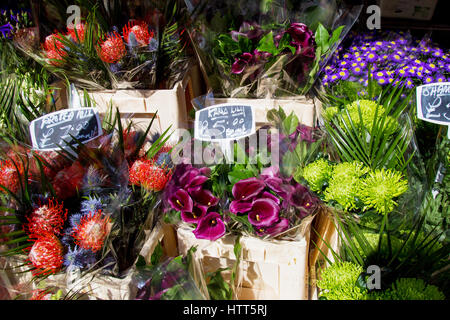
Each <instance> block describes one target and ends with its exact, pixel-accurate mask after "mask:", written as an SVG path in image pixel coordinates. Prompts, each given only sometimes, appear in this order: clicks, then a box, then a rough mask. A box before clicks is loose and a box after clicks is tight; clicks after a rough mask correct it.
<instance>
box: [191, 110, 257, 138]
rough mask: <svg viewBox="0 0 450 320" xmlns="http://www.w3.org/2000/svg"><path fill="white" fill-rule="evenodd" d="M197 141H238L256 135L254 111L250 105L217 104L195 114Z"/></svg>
mask: <svg viewBox="0 0 450 320" xmlns="http://www.w3.org/2000/svg"><path fill="white" fill-rule="evenodd" d="M194 132H195V139H197V140H202V141H222V140H238V139H240V138H244V137H247V136H249V135H251V134H253V133H255V115H254V110H253V108H252V107H251V106H248V105H236V104H231V103H223V104H217V105H214V106H211V107H207V108H205V109H202V110H199V111H197V112H196V113H195V130H194Z"/></svg>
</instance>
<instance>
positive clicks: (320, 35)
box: [315, 23, 330, 52]
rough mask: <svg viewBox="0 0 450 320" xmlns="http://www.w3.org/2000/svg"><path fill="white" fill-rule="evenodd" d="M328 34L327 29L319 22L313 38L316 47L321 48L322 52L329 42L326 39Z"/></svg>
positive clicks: (325, 49)
mask: <svg viewBox="0 0 450 320" xmlns="http://www.w3.org/2000/svg"><path fill="white" fill-rule="evenodd" d="M329 37H330V35H329V33H328V31H327V29H326V28H325V27H324V26H323V25H322V24H321V23H319V25H318V26H317V30H316V34H315V40H316V44H317V46H318V47H320V48H321V49H322V52H326V51H327V50H328V47H329V44H328V39H329Z"/></svg>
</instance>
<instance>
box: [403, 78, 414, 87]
mask: <svg viewBox="0 0 450 320" xmlns="http://www.w3.org/2000/svg"><path fill="white" fill-rule="evenodd" d="M405 87H407V88H408V89H412V88H414V81H413V80H412V79H411V78H408V79H406V80H405Z"/></svg>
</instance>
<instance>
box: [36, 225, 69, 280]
mask: <svg viewBox="0 0 450 320" xmlns="http://www.w3.org/2000/svg"><path fill="white" fill-rule="evenodd" d="M63 253H64V248H63V246H62V244H61V242H60V241H59V239H58V238H57V237H56V236H55V235H54V234H51V233H43V234H40V235H36V239H35V240H34V243H33V245H32V247H31V249H30V251H29V253H28V259H27V260H28V261H29V262H30V263H31V264H32V265H33V266H34V267H35V268H36V269H34V270H32V273H33V276H37V275H41V274H44V275H47V274H51V273H56V272H57V271H58V270H59V269H60V268H61V266H62V265H63Z"/></svg>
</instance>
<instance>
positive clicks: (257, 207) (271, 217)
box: [248, 198, 280, 228]
mask: <svg viewBox="0 0 450 320" xmlns="http://www.w3.org/2000/svg"><path fill="white" fill-rule="evenodd" d="M279 213H280V207H279V206H278V205H277V204H276V203H275V202H274V201H273V200H271V199H267V198H266V199H258V200H255V201H253V205H252V209H251V210H250V212H249V213H248V221H250V223H251V224H252V225H254V226H255V227H257V228H258V227H268V226H270V225H272V224H274V223H275V222H276V221H278V219H279Z"/></svg>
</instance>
